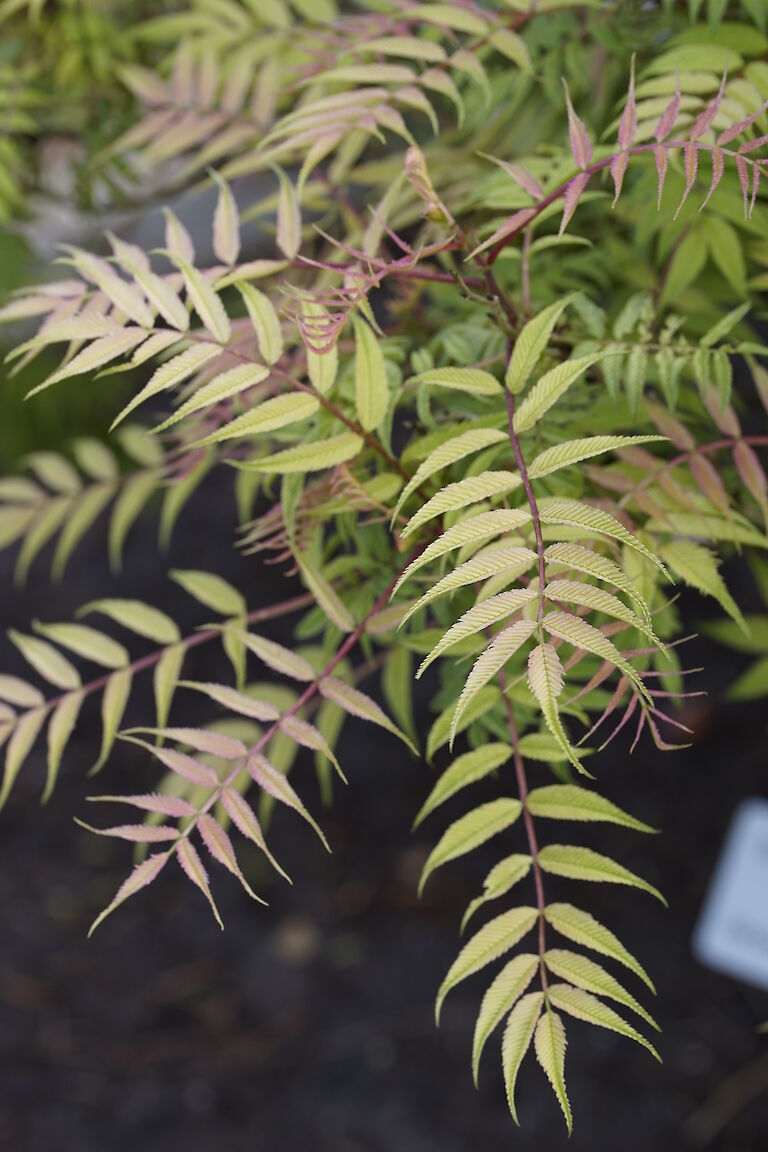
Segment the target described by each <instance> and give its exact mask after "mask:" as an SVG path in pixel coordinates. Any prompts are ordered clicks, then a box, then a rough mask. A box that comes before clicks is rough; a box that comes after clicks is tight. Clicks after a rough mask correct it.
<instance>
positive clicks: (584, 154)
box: [563, 80, 592, 168]
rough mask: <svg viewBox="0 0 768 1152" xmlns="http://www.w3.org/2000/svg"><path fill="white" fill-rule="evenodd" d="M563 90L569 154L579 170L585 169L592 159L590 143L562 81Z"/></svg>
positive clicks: (566, 86) (566, 87)
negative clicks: (566, 113)
mask: <svg viewBox="0 0 768 1152" xmlns="http://www.w3.org/2000/svg"><path fill="white" fill-rule="evenodd" d="M563 88H564V89H565V102H566V105H567V107H568V137H569V139H570V142H571V153H572V155H573V159H574V161H575V162H576V164H577V166H578V167H579V168H586V167H587V165H588V164H589V162H590V160H591V159H592V141H591V140H590V138H589V134H588V133H587V130H586V128H585V127H584V123H583V121H582V120H581V119H580V118H579V117H578V116H577V115H576V113H575V111H574V109H573V104H572V103H571V94H570V92H569V91H568V85H567V84H566V82H565V80H563Z"/></svg>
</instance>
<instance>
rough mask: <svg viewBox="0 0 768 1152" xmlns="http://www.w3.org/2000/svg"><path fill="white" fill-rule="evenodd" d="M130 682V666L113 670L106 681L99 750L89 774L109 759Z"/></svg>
mask: <svg viewBox="0 0 768 1152" xmlns="http://www.w3.org/2000/svg"><path fill="white" fill-rule="evenodd" d="M132 684H133V671H132V669H131V668H121V669H120V670H119V671H117V672H114V673H113V674H112V675H111V676H110V678H109V680H108V681H107V684H106V687H105V689H104V694H103V696H102V698H101V727H102V736H101V750H100V751H99V757H98V760H97V761H96V763H95V764H94V765H93V767H92V768H91V769H90V771H89V773H88V775H89V776H95V775H96V773H97V772H100V771H101V769H102V768H103V767H104V765H105V764H106V762H107V760H108V759H109V754H110V752H111V751H112V748H113V745H114V743H115V737H116V735H117V730H118V728H119V727H120V724H121V723H122V720H123V715H124V713H125V708H126V705H127V703H128V699H129V697H130V695H131V686H132Z"/></svg>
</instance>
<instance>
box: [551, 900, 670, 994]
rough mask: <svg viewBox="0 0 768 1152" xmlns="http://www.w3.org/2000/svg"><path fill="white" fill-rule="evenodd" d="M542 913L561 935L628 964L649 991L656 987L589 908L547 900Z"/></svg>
mask: <svg viewBox="0 0 768 1152" xmlns="http://www.w3.org/2000/svg"><path fill="white" fill-rule="evenodd" d="M544 916H545V917H546V919H547V921H548V923H550V924H551V925H552V927H553V928H554V929H555V931H557V932H559V933H560V935H561V936H565V937H567V939H568V940H572V941H573V942H574V944H581V945H583V947H585V948H592V949H593V950H594V951H595V952H600V953H601V954H602V955H603V956H608V957H609V958H610V959H611V960H616V961H617V963H619V964H623V965H624V967H625V968H629V970H630V971H631V972H634V973H635V975H636V976H639V977H640V979H641V980H642V981H643V982H644V983H645V984H647V985H648V987H649V988H650V990H651V992H655V991H656V989H655V988H654V986H653V983H652V981H651V979H650V977H649V976H648V975H647V973H646V972H645V970H644V969H643V967H642V966H641V965H640V964H639V963H638V961H637V960H636V959H635V958H634V956H633V955H632V954H631V952H628V951H627V949H626V948H625V947H624V945H623V944H622V943H621V941H620V940H618V939H617V937H616V936H614V934H613V932H611V931H610V930H609V929H608V928H606V927H604V926H603V925H602V924H601V923H600V922H599V921H598V920H595V918H594V916H591V915H590V914H589V912H583V911H582V910H581V909H580V908H574V906H573V905H572V904H549V905H547V907H546V908H545V909H544Z"/></svg>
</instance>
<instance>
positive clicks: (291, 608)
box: [21, 592, 315, 715]
mask: <svg viewBox="0 0 768 1152" xmlns="http://www.w3.org/2000/svg"><path fill="white" fill-rule="evenodd" d="M314 602H315V601H314V598H313V597H312V595H311V594H310V593H309V592H305V593H303V594H302V595H301V596H294V597H293V598H292V599H290V600H282V601H280V602H279V603H278V604H271V605H270V606H269V607H268V608H255V609H254V610H253V612H249V613H248V614H247V616H245V617H243V620H244V622H245V623H246V624H259V623H262V622H263V621H266V620H277V619H278V618H279V617H280V616H289V615H290V614H291V613H292V612H299V611H300V610H301V609H302V608H308V607H310V605H312V604H314ZM220 636H221V630H220V629H219V628H204V629H202V630H201V631H199V632H193V633H192V635H191V636H185V637H183V638H182V639H181V640H178V641H176V643H175V644H166V645H165V646H164V647H163V648H157V649H155V651H154V652H150V653H149V654H148V655H147V656H142V657H141V658H140V659H139V660H134V661H133V662H132V663H130V664H126V665H125V667H124V668H113V669H112V670H111V671H110V672H107V673H106V674H105V675H104V676H99V677H98V679H96V680H91V681H89V683H87V684H83V685H82V687H81V688H77V689H75V690H74V691H76V692H80V693H82V695H83V696H92V695H93V694H94V693H95V692H100V691H101V690H102V689H103V688H106V686H107V684H108V683H109V681H110V680H111V679H112V677H113V676H114V675H115V673H116V672H125V671H131V672H132V673H133V674H134V675H135V674H136V673H137V672H146V671H147V669H149V668H153V667H154V666H155V664H159V663H160V661H161V659H162V658H163V655H164V654H165V653H166V652H167V651H168V649H169V648H175V647H177V646H178V647H181V648H184V649H185V650H189V649H190V648H197V647H198V645H200V644H207V643H208V642H209V641H210V640H215V639H217V638H218V637H220ZM72 693H73V690H70V691H68V692H62V693H61V694H60V695H59V696H52V697H51V699H50V700H46V702H45V703H44V704H41V705H40V708H39V710H40V711H42V712H43V713H48V712H52V711H53V709H54V708H55V707H56V706H57V704H60V703H61V701H62V700H63V699H64V697H65V696H71V695H72ZM27 711H28V712H36V711H38V709H37V708H29V709H27ZM25 714H26V713H22V714H21V715H25Z"/></svg>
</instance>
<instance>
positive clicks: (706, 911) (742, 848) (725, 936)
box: [693, 798, 768, 989]
mask: <svg viewBox="0 0 768 1152" xmlns="http://www.w3.org/2000/svg"><path fill="white" fill-rule="evenodd" d="M693 951H694V954H695V956H696V958H697V960H699V961H700V962H701V963H702V964H706V965H707V967H709V968H715V969H717V971H719V972H725V973H727V974H728V975H729V976H736V977H737V978H738V979H740V980H745V981H747V982H748V983H750V984H756V985H758V986H759V987H761V988H766V989H768V800H762V799H757V798H755V799H751V800H745V801H744V802H743V803H742V804H740V805H739V807H738V808H737V810H736V813H735V815H734V817H733V820H732V821H731V826H730V828H729V830H728V835H727V837H726V841H725V845H724V847H723V850H722V852H721V854H720V859H719V860H718V863H717V867H716V869H715V874H714V876H713V878H712V881H711V883H710V886H709V891H708V893H707V898H706V901H705V903H704V907H703V909H702V911H701V915H700V916H699V922H698V924H697V925H696V930H695V932H694V937H693Z"/></svg>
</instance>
